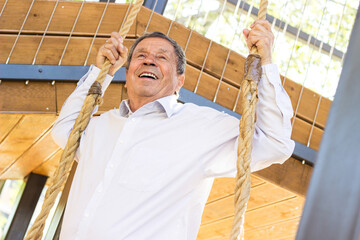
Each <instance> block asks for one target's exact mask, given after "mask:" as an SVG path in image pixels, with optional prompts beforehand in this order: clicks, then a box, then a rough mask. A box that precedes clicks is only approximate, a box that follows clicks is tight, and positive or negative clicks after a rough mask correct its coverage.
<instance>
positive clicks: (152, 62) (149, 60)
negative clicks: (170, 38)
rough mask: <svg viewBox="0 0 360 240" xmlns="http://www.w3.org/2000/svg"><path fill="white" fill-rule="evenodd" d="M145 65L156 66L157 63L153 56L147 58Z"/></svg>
mask: <svg viewBox="0 0 360 240" xmlns="http://www.w3.org/2000/svg"><path fill="white" fill-rule="evenodd" d="M144 65H150V66H156V61H155V58H154V57H153V56H147V57H146V58H145V59H144Z"/></svg>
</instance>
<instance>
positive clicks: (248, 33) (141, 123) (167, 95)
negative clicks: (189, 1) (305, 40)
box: [52, 21, 294, 240]
mask: <svg viewBox="0 0 360 240" xmlns="http://www.w3.org/2000/svg"><path fill="white" fill-rule="evenodd" d="M250 27H251V30H247V29H245V30H244V35H245V38H246V40H247V43H248V46H249V47H250V46H252V45H256V46H257V47H258V49H259V54H260V56H261V57H262V65H263V66H262V68H263V76H262V79H261V81H260V83H259V92H258V95H259V102H258V106H257V122H256V124H255V133H254V140H253V151H252V162H251V169H252V171H257V170H260V169H262V168H265V167H267V166H270V165H271V164H273V163H282V162H284V161H285V160H286V159H287V158H288V157H289V156H290V155H291V153H292V151H293V148H294V143H293V141H292V140H291V139H290V133H291V124H290V118H291V117H292V108H291V104H290V100H289V97H288V96H287V94H286V92H285V91H284V89H283V88H282V86H281V82H280V77H279V73H278V70H277V68H276V66H275V65H273V64H271V45H272V41H273V35H272V32H271V29H270V25H269V23H268V22H266V21H257V22H255V23H254V24H252V25H251V26H250ZM127 52H128V50H127V49H126V48H125V47H124V46H123V40H122V38H121V36H119V34H117V33H112V35H111V38H110V39H108V40H107V42H106V43H105V44H104V45H103V46H102V47H101V48H100V50H99V53H98V56H97V60H96V65H97V66H98V67H96V66H92V67H91V68H90V70H89V72H88V73H87V74H86V75H85V76H84V77H83V78H82V79H81V80H80V81H79V83H78V87H77V88H76V90H75V91H74V92H73V93H72V94H71V95H70V96H69V98H68V99H67V101H66V102H65V103H64V106H63V108H62V110H61V112H60V115H59V118H58V120H57V121H56V123H55V125H54V128H53V131H52V135H53V138H54V140H55V141H56V142H57V143H58V144H59V145H60V146H62V147H64V146H65V144H66V141H67V138H68V136H69V133H70V131H71V129H72V126H73V124H74V122H75V119H76V117H77V115H78V113H79V112H80V109H81V105H82V103H83V101H84V99H85V97H86V94H87V92H88V89H89V88H90V86H91V85H92V83H93V82H94V81H95V79H96V76H97V74H98V73H99V71H100V69H99V68H100V67H101V66H102V64H103V62H104V61H105V58H108V59H109V60H110V62H111V63H112V67H111V68H110V72H109V75H108V76H106V79H105V81H104V83H103V86H102V87H103V90H104V91H105V90H106V88H107V87H108V85H109V84H110V81H111V79H112V75H113V74H114V73H115V72H116V70H118V69H119V68H120V66H121V65H122V64H123V63H124V62H125V61H126V57H127ZM185 65H186V61H185V56H184V52H183V50H182V49H181V47H180V46H179V45H178V44H177V43H176V42H175V41H174V40H172V39H171V38H169V37H167V36H166V35H164V34H162V33H157V32H155V33H151V34H146V35H144V36H142V37H140V38H138V39H137V40H136V41H135V43H134V45H133V46H132V48H131V49H130V51H129V54H128V57H127V66H126V69H127V70H126V89H127V92H128V96H129V99H127V100H124V101H122V103H121V105H120V107H119V109H113V110H110V111H108V112H106V113H104V114H102V115H101V116H98V117H93V118H92V119H91V120H90V123H89V125H88V127H87V129H86V130H85V131H84V133H83V136H82V138H81V142H80V147H79V149H78V152H77V160H78V167H77V170H76V173H75V177H74V181H73V185H72V188H71V191H70V194H69V199H68V203H67V207H66V211H65V215H64V221H63V226H62V231H61V239H66V240H67V239H87V240H88V239H97V240H98V239H124V240H125V239H126V240H143V239H144V240H145V239H156V240H165V239H166V240H168V239H173V240H183V239H190V240H192V239H196V235H197V232H198V230H199V226H200V221H201V215H202V211H203V209H204V206H205V203H206V200H207V197H208V195H209V192H210V189H211V186H212V183H213V180H214V178H215V177H224V176H232V177H233V176H235V174H236V159H237V138H238V135H239V129H238V126H239V120H238V119H236V118H234V117H231V116H229V115H227V114H224V113H221V112H218V111H216V110H213V109H211V108H208V107H199V106H196V105H194V104H189V103H187V104H181V103H178V102H177V93H178V92H179V90H180V88H181V87H182V86H183V84H184V80H185V74H184V72H185Z"/></svg>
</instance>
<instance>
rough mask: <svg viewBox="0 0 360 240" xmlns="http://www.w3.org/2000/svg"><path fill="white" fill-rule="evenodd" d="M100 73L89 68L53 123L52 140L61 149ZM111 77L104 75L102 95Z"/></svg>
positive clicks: (96, 69) (94, 67)
mask: <svg viewBox="0 0 360 240" xmlns="http://www.w3.org/2000/svg"><path fill="white" fill-rule="evenodd" d="M99 73H100V69H99V68H97V67H96V66H94V65H92V66H90V69H89V71H88V72H87V73H86V74H85V75H84V76H83V77H82V78H81V79H80V80H79V82H78V83H77V87H76V89H75V90H74V92H73V93H72V94H71V95H70V96H69V97H68V98H67V99H66V101H65V103H64V105H63V106H62V108H61V111H60V114H59V117H58V118H57V120H56V121H55V123H54V126H53V128H52V131H51V135H52V138H53V140H54V141H55V142H56V144H58V145H59V146H60V147H61V148H64V147H65V145H66V143H67V140H68V137H69V135H70V132H71V130H72V128H73V126H74V123H75V120H76V118H77V116H78V115H79V113H80V110H81V107H82V105H83V103H84V100H85V98H86V96H87V93H88V90H89V88H90V87H91V85H92V84H93V83H94V82H95V80H96V78H97V76H98V75H99ZM111 80H112V77H111V76H110V75H106V77H105V80H104V82H103V84H102V92H103V94H104V92H105V90H106V89H107V87H108V86H109V84H110V82H111ZM96 111H97V107H96V108H95V110H94V113H95V112H96Z"/></svg>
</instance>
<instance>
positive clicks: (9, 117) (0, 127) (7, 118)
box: [0, 114, 24, 144]
mask: <svg viewBox="0 0 360 240" xmlns="http://www.w3.org/2000/svg"><path fill="white" fill-rule="evenodd" d="M23 117H24V116H23V115H22V114H0V144H1V143H2V141H3V140H4V139H5V138H6V136H7V135H8V134H9V133H10V132H11V130H12V129H13V128H14V127H15V126H16V125H17V124H18V123H19V121H20V120H21V118H23Z"/></svg>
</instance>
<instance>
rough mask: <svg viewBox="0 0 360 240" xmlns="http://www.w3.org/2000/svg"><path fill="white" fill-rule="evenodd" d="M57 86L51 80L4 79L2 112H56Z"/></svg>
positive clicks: (0, 101)
mask: <svg viewBox="0 0 360 240" xmlns="http://www.w3.org/2000/svg"><path fill="white" fill-rule="evenodd" d="M55 111H56V105H55V88H54V86H52V85H51V83H50V82H42V83H41V82H34V81H31V82H29V84H28V85H26V84H25V82H24V81H2V83H1V85H0V112H23V113H24V112H41V113H44V112H45V113H55Z"/></svg>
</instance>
